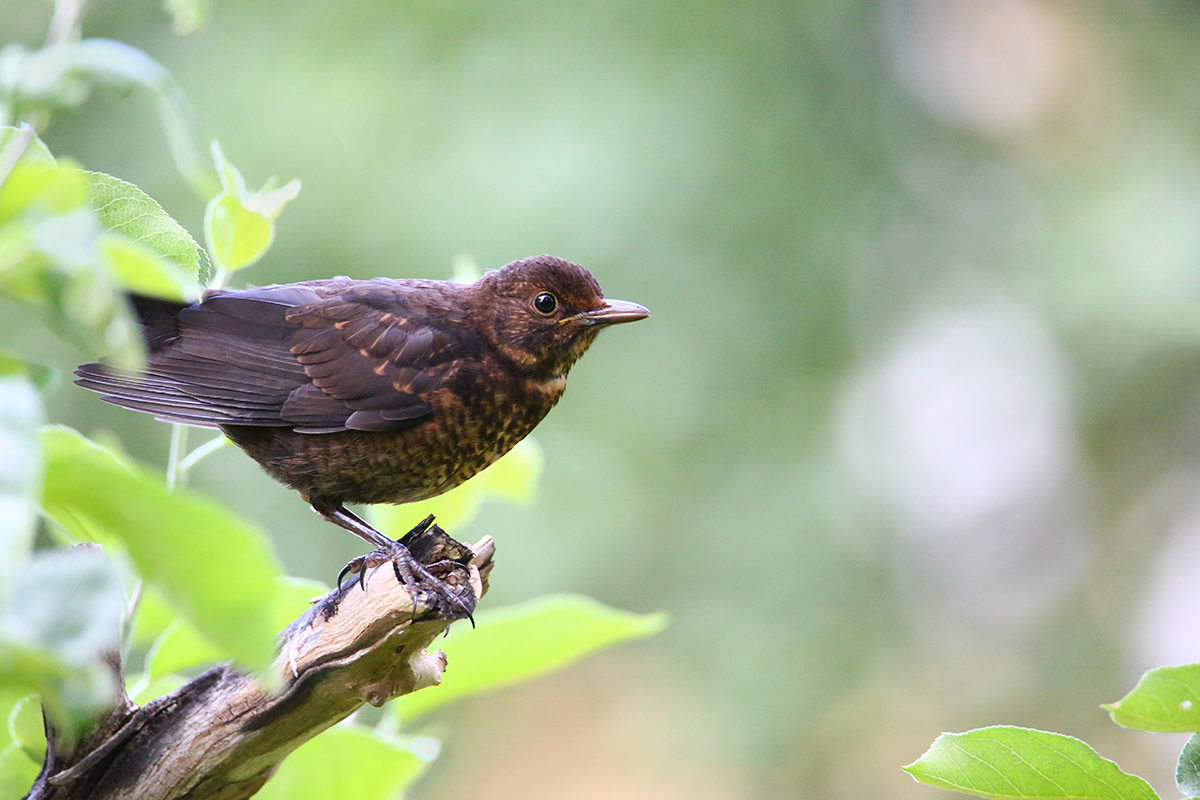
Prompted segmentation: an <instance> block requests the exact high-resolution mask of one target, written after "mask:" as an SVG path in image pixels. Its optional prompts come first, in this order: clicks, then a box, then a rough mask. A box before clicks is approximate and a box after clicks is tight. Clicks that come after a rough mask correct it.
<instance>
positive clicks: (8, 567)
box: [0, 359, 42, 586]
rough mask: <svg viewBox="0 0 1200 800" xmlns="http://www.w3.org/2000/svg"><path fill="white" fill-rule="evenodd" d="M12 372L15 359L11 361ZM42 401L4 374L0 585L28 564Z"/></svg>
mask: <svg viewBox="0 0 1200 800" xmlns="http://www.w3.org/2000/svg"><path fill="white" fill-rule="evenodd" d="M6 363H7V364H8V366H9V367H12V366H13V365H12V361H11V359H10V360H9V361H8V362H6ZM41 421H42V401H41V397H39V396H38V392H37V389H36V388H35V387H34V385H33V382H32V381H31V380H30V379H29V378H27V377H25V376H24V375H22V374H20V373H15V372H7V373H6V374H0V586H9V585H11V583H12V580H13V578H14V577H15V576H16V574H17V573H18V572H19V571H20V570H21V569H22V568H23V567H24V565H25V564H26V562H27V561H28V560H29V549H30V547H31V546H32V545H33V533H34V525H35V523H36V521H37V514H36V509H35V502H36V497H37V492H38V487H39V486H40V485H41V480H42V458H41V446H40V444H39V443H38V440H37V426H38V425H40V424H41Z"/></svg>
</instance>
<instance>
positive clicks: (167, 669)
mask: <svg viewBox="0 0 1200 800" xmlns="http://www.w3.org/2000/svg"><path fill="white" fill-rule="evenodd" d="M220 659H221V650H220V649H219V648H216V647H214V646H213V645H212V644H210V643H209V641H208V640H207V639H205V638H204V637H203V636H201V635H200V632H199V631H198V630H196V628H195V626H193V625H189V624H187V622H186V620H184V619H182V618H181V619H178V620H176V621H175V622H174V623H173V624H172V625H171V626H170V627H168V628H167V629H166V630H165V631H163V632H162V635H161V636H159V637H158V639H157V640H156V641H155V642H154V645H153V646H152V647H151V648H150V652H149V653H148V654H147V655H146V676H147V677H148V678H149V679H150V680H151V681H156V680H158V679H160V678H164V677H166V676H167V675H171V674H173V673H176V672H183V671H185V670H187V669H189V668H191V667H195V666H197V665H199V664H205V663H209V662H213V661H219V660H220Z"/></svg>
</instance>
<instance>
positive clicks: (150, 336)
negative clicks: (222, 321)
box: [129, 294, 191, 353]
mask: <svg viewBox="0 0 1200 800" xmlns="http://www.w3.org/2000/svg"><path fill="white" fill-rule="evenodd" d="M129 302H131V303H132V304H133V310H134V311H135V312H137V317H138V322H140V323H142V336H144V337H145V339H146V348H147V349H148V350H149V351H150V352H151V353H154V352H157V351H159V350H161V349H162V348H163V347H166V346H167V345H168V344H170V343H171V342H173V341H174V340H175V339H176V338H178V336H179V321H178V316H179V312H180V311H182V310H183V309H185V308H187V307H188V306H190V305H191V303H184V302H180V301H178V300H163V299H162V298H159V297H147V296H146V295H141V294H130V295H129Z"/></svg>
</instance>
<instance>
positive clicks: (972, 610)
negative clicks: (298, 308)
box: [0, 0, 1200, 800]
mask: <svg viewBox="0 0 1200 800" xmlns="http://www.w3.org/2000/svg"><path fill="white" fill-rule="evenodd" d="M49 14H50V6H49V5H47V4H43V3H37V2H32V0H5V2H3V3H2V4H0V42H3V43H7V42H13V41H17V42H21V41H23V42H26V43H27V44H30V45H35V44H38V43H40V41H41V40H42V38H43V37H44V35H45V30H46V25H47V20H48V17H49ZM84 33H85V35H88V36H110V37H113V38H116V39H120V40H123V41H126V42H129V43H130V44H133V45H135V46H138V47H141V48H143V49H145V50H146V51H147V52H148V53H149V54H150V55H151V56H153V57H155V58H157V59H159V60H160V61H161V62H163V63H164V64H165V65H166V66H167V67H168V68H169V69H170V70H172V72H173V73H174V75H175V77H176V78H177V79H178V81H179V83H180V84H181V85H182V87H183V89H184V90H185V92H186V93H187V95H188V97H189V99H190V101H191V104H192V106H193V110H194V121H195V133H196V135H197V138H198V139H199V140H200V142H201V146H202V147H203V146H205V144H204V143H206V142H207V141H208V140H210V139H213V138H218V139H220V140H221V142H222V143H223V144H224V146H225V150H226V152H227V153H228V154H229V155H230V157H231V158H232V159H233V160H234V161H235V162H236V163H237V164H238V165H239V166H240V167H241V169H242V170H243V171H244V172H245V173H246V175H247V178H248V180H249V181H250V182H251V183H253V184H255V185H258V184H260V183H261V182H262V181H263V180H264V179H265V178H267V177H268V176H269V175H271V174H276V175H279V176H280V177H281V178H283V179H285V180H286V179H290V178H293V177H298V178H301V179H302V180H303V181H304V190H303V192H302V193H301V195H300V197H299V199H298V200H297V201H295V202H294V203H293V204H292V205H291V206H290V207H289V209H288V212H287V214H285V215H284V216H283V217H282V219H281V221H280V228H279V233H278V240H277V243H276V245H275V247H274V248H273V250H272V251H271V253H270V254H269V256H268V257H267V258H266V259H265V260H264V261H263V262H262V263H260V264H258V265H257V266H255V267H254V268H252V269H250V270H247V271H246V272H244V273H241V274H239V275H238V276H237V279H236V280H237V282H239V283H240V281H242V280H245V281H250V282H254V283H269V282H287V281H296V280H304V279H310V278H318V277H327V276H331V275H339V274H346V275H351V276H354V277H358V278H369V277H374V276H377V275H389V276H394V277H435V278H441V277H449V276H450V274H451V271H452V261H453V260H454V259H455V258H456V257H457V256H460V255H462V254H466V255H469V256H470V257H472V258H473V259H475V260H476V261H477V262H478V263H479V265H481V266H483V267H495V266H500V265H502V264H504V263H506V262H508V261H511V260H513V259H516V258H520V257H523V256H527V255H531V254H535V253H541V252H549V253H553V254H556V255H560V256H564V257H567V258H570V259H573V260H576V261H579V262H581V263H583V264H584V265H586V266H588V267H590V268H591V269H592V270H593V271H594V272H595V273H596V275H597V276H598V277H599V279H600V281H601V283H602V285H603V286H604V288H605V290H606V291H607V292H608V293H609V295H610V296H613V297H620V298H623V299H629V300H635V301H637V302H640V303H643V304H645V305H647V306H648V307H649V308H650V309H651V310H652V311H653V312H654V317H653V319H651V320H650V321H647V322H644V323H640V324H639V325H637V326H631V327H629V328H621V329H618V330H613V331H610V332H608V333H606V334H605V335H603V336H601V337H600V340H599V342H598V343H597V344H596V346H595V347H594V348H593V351H592V352H591V353H589V355H588V356H587V357H586V358H585V359H584V360H583V361H582V362H581V364H580V365H579V366H578V367H576V369H575V371H574V372H573V374H572V377H571V383H570V387H569V389H568V391H567V394H566V397H565V398H564V401H563V403H562V404H561V406H560V407H559V408H558V409H556V410H555V411H554V412H553V413H552V414H551V416H550V417H549V418H548V419H547V421H546V422H545V423H543V425H542V426H541V427H540V428H539V429H538V433H537V436H538V439H539V441H540V442H541V444H542V445H543V448H544V450H545V455H546V472H545V477H544V479H543V481H542V484H541V490H540V497H539V500H538V502H537V504H536V505H535V506H534V507H532V508H529V509H518V508H512V507H507V506H503V505H494V506H489V507H488V508H487V509H486V510H485V512H484V514H483V516H482V517H481V518H480V519H479V520H477V521H476V522H475V523H474V524H473V526H472V529H471V530H470V531H469V532H463V533H464V537H465V538H477V537H478V536H479V535H481V534H483V533H490V534H492V535H493V536H495V537H496V539H497V540H498V542H499V551H498V558H497V562H498V565H497V568H496V571H495V572H494V573H493V579H492V593H491V594H490V595H489V597H488V598H487V600H486V601H485V604H487V605H489V606H499V605H503V604H507V603H510V602H513V601H517V600H520V599H524V598H527V597H532V596H535V595H538V594H542V593H545V592H547V591H555V590H571V591H580V592H585V593H588V594H592V595H594V596H596V597H598V598H600V599H602V600H604V601H605V602H607V603H610V604H612V605H615V606H618V607H625V608H630V609H633V610H638V611H652V610H657V609H666V610H668V611H669V612H670V613H671V615H672V625H671V627H670V628H669V629H668V630H667V631H666V632H665V633H663V634H661V635H659V636H658V637H655V638H653V639H650V640H647V641H645V642H642V643H638V644H635V645H628V646H623V647H621V648H618V649H615V650H613V651H610V652H607V653H605V654H604V655H602V656H600V657H596V658H593V659H591V660H589V661H587V662H584V663H583V664H580V665H577V666H576V667H573V668H572V669H570V670H568V671H566V672H564V673H561V674H558V675H556V676H554V677H552V678H549V679H545V680H542V681H538V682H534V683H531V684H525V685H522V686H521V687H519V688H515V689H512V690H508V691H505V692H502V693H497V694H494V695H490V696H487V697H484V698H480V699H477V700H473V701H471V702H470V703H468V704H464V705H463V706H461V707H459V708H457V709H456V710H455V711H454V712H453V713H451V714H449V715H448V716H447V717H446V718H445V719H444V721H443V722H442V723H441V728H440V730H439V733H440V734H441V735H444V736H445V738H446V748H447V749H446V753H445V756H444V758H443V760H441V761H439V763H438V765H437V766H436V768H435V769H434V771H433V772H432V773H431V774H430V775H429V776H428V777H427V778H425V779H424V780H423V782H422V783H421V784H420V785H419V786H418V787H417V789H416V790H415V792H414V795H415V796H416V797H418V798H426V799H428V800H435V799H437V798H452V797H453V798H485V797H486V798H501V799H503V798H523V799H527V800H539V799H540V798H654V799H655V800H660V799H664V800H666V799H671V798H690V799H692V798H694V799H698V800H707V798H822V799H823V800H841V799H842V798H847V799H848V798H864V799H865V798H881V797H887V798H893V799H899V800H904V798H937V797H950V796H951V795H949V794H947V793H945V792H941V791H939V790H935V789H930V788H924V787H920V786H918V785H917V784H915V783H914V782H913V781H912V780H911V779H910V778H909V777H907V776H906V775H904V774H903V773H902V772H901V771H900V766H901V765H903V764H906V763H909V762H911V761H913V760H914V759H916V758H917V757H918V756H920V755H921V753H922V752H923V751H924V750H925V748H926V747H927V746H928V745H929V743H930V742H931V741H932V740H933V738H934V737H935V736H936V735H937V734H938V733H939V732H941V731H943V730H965V729H967V728H973V727H978V726H981V725H986V724H994V723H1011V724H1020V725H1028V726H1033V727H1040V728H1044V729H1050V730H1057V731H1062V732H1064V733H1069V734H1073V735H1076V736H1080V737H1082V738H1084V739H1086V740H1087V741H1088V742H1090V743H1091V744H1092V745H1093V746H1095V747H1096V748H1097V749H1098V750H1099V751H1100V752H1101V753H1102V754H1103V755H1106V756H1108V757H1111V758H1116V759H1117V760H1118V761H1119V762H1120V763H1121V765H1122V766H1123V767H1124V768H1125V769H1127V770H1130V771H1135V772H1140V773H1141V774H1143V775H1146V776H1147V777H1148V778H1149V779H1150V780H1151V781H1152V783H1154V785H1155V786H1156V788H1158V789H1159V790H1160V792H1162V793H1163V794H1164V796H1175V790H1174V788H1173V785H1172V783H1173V782H1172V780H1171V770H1172V767H1173V762H1174V757H1175V754H1176V753H1177V752H1178V747H1179V745H1180V743H1181V742H1180V741H1179V740H1177V739H1175V738H1174V737H1162V738H1155V737H1152V736H1149V735H1146V734H1138V733H1132V732H1127V731H1123V730H1121V729H1119V728H1117V727H1116V726H1114V725H1113V724H1112V723H1111V722H1109V720H1108V718H1107V715H1106V714H1105V713H1104V712H1103V711H1102V710H1101V709H1100V708H1098V704H1099V703H1101V702H1105V701H1112V700H1116V699H1117V698H1118V697H1120V696H1121V695H1122V694H1124V693H1125V692H1126V691H1127V690H1128V689H1129V688H1130V687H1131V686H1132V685H1133V683H1134V681H1135V680H1136V678H1137V677H1138V676H1139V675H1140V674H1141V672H1142V671H1143V670H1144V669H1147V668H1150V667H1153V666H1157V665H1160V664H1178V663H1186V662H1193V661H1200V590H1198V589H1197V582H1196V579H1195V576H1196V575H1197V574H1198V573H1200V4H1196V3H1193V2H1181V1H1180V0H1174V1H1172V0H1162V1H1161V2H1157V3H1153V4H1148V3H1138V2H1099V1H1098V0H1082V1H1081V2H1039V1H1038V0H987V1H986V2H985V1H984V0H890V1H889V2H861V1H859V0H812V1H811V2H796V0H785V1H782V2H774V3H772V2H765V1H764V2H752V3H742V4H722V3H715V2H704V3H697V2H683V1H682V0H680V1H677V2H666V1H665V0H651V1H646V2H592V1H590V0H589V1H588V2H573V3H565V4H560V3H551V2H532V0H529V1H525V0H509V1H508V2H504V3H482V2H474V0H447V1H446V2H435V3H394V2H383V1H382V0H373V1H371V0H342V1H340V2H327V0H289V2H286V3H280V2H267V0H215V2H214V5H213V8H212V13H211V19H210V22H209V25H208V27H207V29H206V30H203V31H201V32H199V33H197V34H195V35H193V36H190V37H185V38H180V37H176V36H175V35H173V34H172V33H171V30H170V22H169V19H168V18H167V16H166V15H164V14H163V13H162V11H161V9H160V8H159V7H158V6H157V4H156V3H154V2H149V1H148V0H136V1H133V2H131V1H129V0H96V2H95V3H94V5H93V6H92V7H90V10H89V12H88V14H87V16H86V17H85V24H84ZM46 140H47V144H48V145H49V146H50V148H51V149H52V150H53V151H54V152H55V153H56V154H59V155H67V156H72V157H74V158H76V159H77V160H78V161H80V162H81V163H82V164H83V165H84V166H86V167H88V168H90V169H97V170H102V171H104V172H108V173H111V174H113V175H116V176H118V177H121V178H125V179H127V180H130V181H133V182H134V183H136V184H137V185H138V186H140V187H142V188H143V189H144V190H145V191H146V192H147V193H149V194H150V195H151V196H152V197H155V198H156V199H158V200H159V201H160V202H162V203H163V205H164V206H165V207H166V209H167V210H168V212H170V213H171V214H172V215H173V216H175V217H176V218H177V219H179V220H180V221H181V222H183V223H184V224H185V225H186V226H187V227H188V228H189V229H190V230H192V231H193V232H194V233H197V234H198V233H199V232H200V229H201V225H200V218H201V215H202V213H203V208H202V204H201V203H200V202H199V201H197V200H196V199H195V198H194V196H192V195H191V194H190V193H189V192H188V190H187V189H186V188H185V187H184V185H183V184H182V182H181V181H180V180H179V178H178V176H177V174H176V173H175V171H174V168H173V167H172V165H171V161H170V157H169V153H168V150H167V147H166V144H165V143H164V140H163V137H162V134H161V132H160V129H159V127H158V124H157V121H156V118H155V114H154V110H153V106H152V104H151V102H150V101H149V99H148V98H146V97H144V96H140V95H137V94H133V95H128V96H126V95H119V94H116V93H113V92H107V93H105V92H101V93H100V96H98V97H96V98H94V99H93V101H92V102H90V103H89V104H88V105H86V106H85V107H84V108H83V109H82V110H81V111H80V112H78V113H75V114H73V115H71V116H67V117H61V118H57V119H56V120H55V121H54V124H53V125H52V126H51V127H50V128H49V130H48V133H47V135H46ZM0 313H2V315H3V322H2V323H0V346H9V347H12V348H13V349H18V345H16V344H14V343H18V342H19V349H21V350H23V351H24V352H33V353H36V347H39V346H40V347H42V348H45V349H46V350H45V352H47V353H53V355H54V358H69V357H70V356H63V355H62V354H63V352H64V351H65V349H66V346H65V345H62V344H60V343H56V342H52V341H47V342H44V343H27V342H22V341H21V340H20V337H21V336H22V332H23V331H24V330H28V329H37V327H36V326H33V325H25V324H24V322H23V319H29V318H31V317H28V316H27V313H28V312H25V311H24V310H22V309H19V308H14V307H11V306H8V305H5V306H4V307H3V308H0ZM50 348H55V349H54V350H53V351H51V350H50ZM84 355H86V354H80V356H81V358H82V357H83V356H84ZM49 403H50V414H51V416H52V419H54V420H55V421H63V422H67V423H69V424H72V425H75V426H77V427H79V428H80V429H82V430H83V431H84V432H86V433H93V434H94V433H96V432H97V431H100V430H102V429H109V430H114V431H118V432H120V433H121V434H122V436H123V437H124V438H125V441H126V443H127V444H128V446H129V447H130V448H131V450H132V451H133V454H134V455H135V456H137V457H139V458H142V459H145V460H148V461H152V462H155V463H160V464H161V463H162V462H163V461H164V459H165V456H166V452H167V439H168V435H169V428H168V426H166V425H164V424H161V423H155V422H153V421H152V420H150V419H147V418H143V416H142V415H137V414H133V413H131V412H123V411H120V410H118V409H114V408H111V407H108V406H105V405H103V404H102V403H100V402H99V401H98V400H97V399H96V398H95V397H94V396H92V395H89V394H87V393H85V392H83V391H82V390H78V389H75V388H74V387H72V386H70V385H69V384H66V383H65V382H64V383H63V384H61V385H60V386H59V388H58V389H57V390H56V392H55V393H54V394H53V395H52V397H51V398H50V400H49ZM193 485H194V486H195V487H196V488H199V489H201V490H203V491H208V492H212V493H214V494H217V495H219V496H220V497H221V498H223V499H224V500H225V501H226V502H228V503H230V504H231V505H233V506H234V507H235V508H237V509H239V510H240V511H242V512H243V513H245V514H247V515H248V516H250V517H252V518H254V519H256V520H257V521H258V522H259V523H260V524H262V525H263V526H264V527H266V528H267V529H268V530H270V531H271V533H272V534H273V535H274V536H275V539H276V543H277V549H278V552H279V553H280V556H281V558H282V559H283V561H284V563H285V564H286V566H287V568H288V569H289V571H291V572H292V573H294V574H301V575H308V576H313V577H319V578H321V579H324V580H327V581H328V580H330V579H331V578H332V577H333V576H334V575H335V574H336V571H337V569H338V568H339V567H340V566H341V565H342V564H343V563H344V562H345V560H346V559H348V558H349V557H351V556H353V555H355V554H357V553H358V552H359V550H360V549H361V548H360V546H359V544H358V543H357V542H356V541H355V540H354V539H353V537H350V536H347V535H345V534H344V533H342V532H340V531H338V530H336V529H334V528H333V527H332V526H330V525H328V524H326V523H323V522H321V521H320V520H319V519H317V517H316V516H315V515H313V514H312V513H311V512H310V511H309V510H308V509H307V507H306V506H305V504H304V503H303V502H302V501H301V500H300V498H299V497H297V496H296V495H295V494H294V493H292V492H289V491H287V490H285V489H283V488H281V487H279V486H277V485H276V484H274V483H273V482H272V481H271V480H270V479H268V478H267V477H266V476H264V475H262V474H261V473H260V472H259V471H258V469H257V467H255V465H254V464H253V463H252V462H251V461H250V460H249V459H248V458H246V457H244V456H243V455H242V454H240V453H239V452H237V451H236V450H235V449H232V448H230V449H227V450H224V451H222V452H220V453H218V454H217V455H216V456H214V457H213V458H211V459H209V460H208V461H206V462H205V463H204V464H203V465H202V466H201V467H199V468H198V471H197V473H196V474H195V475H194V477H193ZM451 533H455V531H451ZM212 557H213V558H214V559H220V558H222V557H223V555H222V554H221V553H213V555H212ZM450 669H453V664H451V666H450Z"/></svg>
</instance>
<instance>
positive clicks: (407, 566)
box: [337, 515, 475, 627]
mask: <svg viewBox="0 0 1200 800" xmlns="http://www.w3.org/2000/svg"><path fill="white" fill-rule="evenodd" d="M387 542H388V543H387V544H386V545H384V546H382V547H380V548H379V549H378V550H372V551H371V552H370V553H367V554H365V555H361V556H358V557H357V558H354V559H351V560H350V562H349V563H348V564H346V566H345V567H343V568H342V571H341V572H340V573H338V580H337V584H338V591H339V592H341V591H342V580H343V579H344V578H345V577H346V576H347V575H354V574H357V575H358V585H359V587H360V588H361V589H363V590H364V591H365V590H366V588H367V572H368V571H369V570H371V569H373V568H375V567H378V566H382V565H384V564H388V563H390V564H391V565H392V571H393V572H394V573H395V575H396V580H397V581H398V582H400V583H401V584H402V585H404V586H406V587H407V588H408V590H409V593H410V594H411V595H412V601H413V617H414V619H415V617H416V612H417V605H418V594H417V593H418V591H420V590H425V591H428V592H430V593H431V594H432V595H433V596H434V597H435V598H436V603H437V605H439V606H441V607H442V608H443V609H446V610H448V611H450V612H451V613H454V614H455V616H459V617H466V618H467V619H469V620H470V621H471V625H472V627H474V625H475V620H474V618H473V617H472V612H473V611H474V606H475V603H474V602H473V601H474V594H473V593H472V592H470V591H468V592H467V595H468V596H469V598H470V600H471V601H472V602H470V603H468V602H467V600H466V599H464V596H463V594H462V592H461V588H459V589H457V590H456V587H455V586H452V585H451V584H449V583H447V581H446V580H445V578H443V577H439V576H438V575H437V574H435V572H434V571H435V570H436V571H437V572H442V573H445V574H446V575H447V576H449V574H450V573H451V572H453V571H454V570H455V569H461V570H465V571H466V572H467V575H468V578H469V575H470V570H469V567H468V566H467V564H468V563H469V561H470V557H471V554H470V551H469V549H467V548H465V547H464V546H463V545H459V544H458V543H457V542H454V541H453V540H452V539H450V538H449V537H448V536H446V535H445V532H443V531H442V529H441V528H439V527H438V526H437V525H434V524H433V516H432V515H430V516H428V517H426V518H425V519H424V520H422V521H421V522H420V523H419V524H418V525H417V526H416V527H414V528H413V529H412V530H410V531H409V532H408V533H406V534H405V535H404V536H403V537H402V538H401V539H400V540H399V541H392V540H390V539H389V540H387ZM446 543H451V544H454V545H457V546H458V547H459V548H462V549H464V550H466V553H465V554H462V553H456V552H450V553H448V552H445V551H446V549H447V545H446ZM410 548H412V549H410ZM413 550H417V556H414V555H413ZM447 555H448V556H450V557H449V558H445V557H443V558H438V556H447ZM464 555H465V558H464ZM418 557H419V558H420V560H418ZM434 559H436V560H434ZM423 561H424V562H425V563H422V562H423ZM348 585H351V586H352V585H353V582H351V583H350V584H348ZM468 585H469V584H468Z"/></svg>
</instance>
